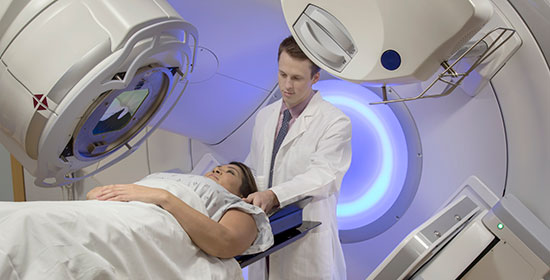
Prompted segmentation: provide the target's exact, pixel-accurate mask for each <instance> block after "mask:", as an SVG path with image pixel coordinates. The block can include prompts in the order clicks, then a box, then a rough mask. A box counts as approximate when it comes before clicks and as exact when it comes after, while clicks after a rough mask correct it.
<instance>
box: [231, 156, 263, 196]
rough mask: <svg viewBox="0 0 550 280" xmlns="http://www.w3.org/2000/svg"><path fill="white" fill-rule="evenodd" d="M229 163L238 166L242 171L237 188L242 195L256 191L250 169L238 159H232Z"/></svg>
mask: <svg viewBox="0 0 550 280" xmlns="http://www.w3.org/2000/svg"><path fill="white" fill-rule="evenodd" d="M229 164H233V165H236V166H238V167H239V168H240V169H241V171H242V173H243V176H242V178H241V179H242V182H241V187H240V188H239V192H240V193H241V195H242V196H243V197H247V196H248V195H249V194H251V193H254V192H257V191H258V187H257V186H256V180H255V179H254V176H253V175H252V171H251V170H250V168H248V166H246V165H245V164H244V163H242V162H238V161H232V162H230V163H229Z"/></svg>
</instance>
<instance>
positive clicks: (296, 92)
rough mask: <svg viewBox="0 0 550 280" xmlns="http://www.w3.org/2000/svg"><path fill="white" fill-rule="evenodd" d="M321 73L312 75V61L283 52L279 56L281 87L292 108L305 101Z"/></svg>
mask: <svg viewBox="0 0 550 280" xmlns="http://www.w3.org/2000/svg"><path fill="white" fill-rule="evenodd" d="M319 75H320V74H319V73H315V75H313V77H311V62H310V61H309V60H307V59H306V60H299V59H296V58H293V57H291V56H290V55H288V54H287V53H286V52H284V51H283V52H282V53H281V56H280V57H279V89H280V90H281V93H282V95H283V101H284V102H285V104H286V106H287V107H288V108H292V107H294V106H296V105H298V104H299V103H300V102H302V101H304V100H305V99H306V98H307V97H308V96H309V95H310V94H311V91H312V88H311V86H312V85H313V84H315V83H316V82H317V81H318V80H319Z"/></svg>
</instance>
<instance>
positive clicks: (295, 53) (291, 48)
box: [277, 35, 321, 77]
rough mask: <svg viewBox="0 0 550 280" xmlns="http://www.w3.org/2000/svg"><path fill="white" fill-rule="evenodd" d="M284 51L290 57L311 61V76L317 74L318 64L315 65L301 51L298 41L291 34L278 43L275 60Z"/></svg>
mask: <svg viewBox="0 0 550 280" xmlns="http://www.w3.org/2000/svg"><path fill="white" fill-rule="evenodd" d="M283 52H286V53H287V54H288V55H290V57H293V58H296V59H299V60H307V61H309V62H310V63H311V77H313V75H315V74H317V72H319V71H320V70H321V68H319V66H317V65H316V64H315V63H313V61H311V59H309V57H307V55H306V54H305V53H304V51H302V49H301V48H300V46H299V45H298V43H296V40H294V37H292V35H290V36H288V37H286V38H285V39H284V40H283V41H282V42H281V44H280V45H279V54H278V55H277V61H279V58H281V53H283Z"/></svg>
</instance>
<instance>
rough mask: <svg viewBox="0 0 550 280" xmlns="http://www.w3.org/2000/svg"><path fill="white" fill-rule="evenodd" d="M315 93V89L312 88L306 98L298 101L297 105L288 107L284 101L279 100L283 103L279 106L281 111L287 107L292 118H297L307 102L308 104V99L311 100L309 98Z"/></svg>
mask: <svg viewBox="0 0 550 280" xmlns="http://www.w3.org/2000/svg"><path fill="white" fill-rule="evenodd" d="M316 93H317V91H316V90H312V91H311V93H310V94H309V96H308V97H307V98H306V99H304V101H302V102H300V103H298V105H296V106H294V107H292V108H290V109H289V108H288V107H287V106H286V104H285V102H284V101H283V102H281V103H283V105H282V106H281V113H282V112H284V111H285V110H286V109H289V111H290V115H291V116H292V119H297V118H298V117H299V116H300V114H302V112H303V111H304V110H305V109H306V107H307V104H309V101H311V99H312V98H313V96H314V95H315V94H316Z"/></svg>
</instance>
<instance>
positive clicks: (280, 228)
mask: <svg viewBox="0 0 550 280" xmlns="http://www.w3.org/2000/svg"><path fill="white" fill-rule="evenodd" d="M310 201H311V197H306V198H304V199H302V200H299V201H297V202H294V203H292V204H290V205H288V206H286V207H283V208H281V209H279V210H277V211H276V212H274V213H273V214H271V215H270V216H269V223H270V224H271V231H272V232H273V237H274V243H273V246H271V247H270V248H269V249H267V250H266V251H264V252H261V253H257V254H253V255H242V256H237V257H235V259H236V260H237V261H238V262H239V265H240V266H241V268H244V267H246V266H247V265H249V264H252V263H254V262H256V261H257V260H259V259H262V258H264V257H266V256H269V255H271V254H272V253H274V252H276V251H278V250H279V249H281V248H283V247H285V246H287V245H289V244H291V243H293V242H294V241H296V240H298V239H300V238H302V237H303V236H304V235H305V234H306V233H308V232H309V231H310V230H312V229H314V228H316V227H317V226H319V225H320V224H321V222H312V221H303V220H302V210H303V208H304V206H305V205H307V204H308V203H309V202H310Z"/></svg>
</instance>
